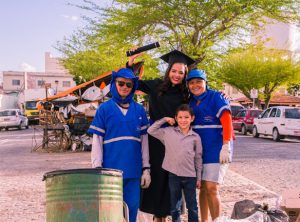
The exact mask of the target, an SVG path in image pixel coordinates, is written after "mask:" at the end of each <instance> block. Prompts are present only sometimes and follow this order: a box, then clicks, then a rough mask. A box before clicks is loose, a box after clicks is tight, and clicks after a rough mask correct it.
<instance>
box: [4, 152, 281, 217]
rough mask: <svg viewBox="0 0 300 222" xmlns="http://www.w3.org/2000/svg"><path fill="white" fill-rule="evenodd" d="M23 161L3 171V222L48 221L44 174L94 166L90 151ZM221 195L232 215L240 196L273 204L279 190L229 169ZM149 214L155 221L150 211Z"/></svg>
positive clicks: (225, 209)
mask: <svg viewBox="0 0 300 222" xmlns="http://www.w3.org/2000/svg"><path fill="white" fill-rule="evenodd" d="M49 156H50V157H51V158H49ZM25 157H27V158H25ZM16 159H18V158H17V157H16ZM19 160H20V159H19ZM5 161H8V160H7V159H6V160H4V162H5ZM19 164H20V165H22V166H23V168H20V167H18V169H19V170H18V171H16V170H15V169H14V170H5V171H2V172H0V187H1V189H0V215H1V216H0V222H15V221H16V222H17V221H18V222H28V221H38V222H44V221H45V218H46V215H45V203H46V200H45V184H44V181H42V177H43V174H44V173H45V172H48V171H51V170H54V169H55V168H56V169H57V166H60V168H61V169H68V168H85V167H90V163H89V153H74V154H70V153H69V154H51V155H48V154H45V155H36V154H33V153H31V154H25V155H24V159H22V162H19ZM70 166H72V167H70ZM11 167H12V168H13V167H14V166H11ZM221 198H222V203H223V204H222V205H223V214H224V215H228V216H230V215H231V212H232V209H233V205H234V203H235V202H237V201H240V200H244V199H251V200H253V201H254V202H256V203H260V204H262V203H263V202H264V203H269V205H270V206H274V205H275V202H276V194H275V193H273V192H272V191H270V190H267V189H266V188H264V187H262V186H260V185H258V184H257V183H255V182H253V181H250V180H248V179H247V178H245V177H243V176H241V175H239V174H237V173H235V172H233V171H231V170H229V171H228V173H227V175H226V178H225V183H224V185H223V186H222V187H221ZM139 216H140V215H139ZM140 218H141V217H140ZM147 218H150V220H149V221H152V220H151V219H152V217H151V216H150V215H148V217H147ZM185 218H186V216H184V217H183V221H187V220H185ZM146 221H147V220H146V219H139V220H138V222H146Z"/></svg>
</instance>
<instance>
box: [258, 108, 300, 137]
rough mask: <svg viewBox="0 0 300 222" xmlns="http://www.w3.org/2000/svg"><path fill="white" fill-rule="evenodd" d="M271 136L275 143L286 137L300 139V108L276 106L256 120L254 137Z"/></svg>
mask: <svg viewBox="0 0 300 222" xmlns="http://www.w3.org/2000/svg"><path fill="white" fill-rule="evenodd" d="M260 134H262V135H271V136H272V138H273V140H274V141H279V140H280V139H283V138H285V137H294V138H298V139H300V108H299V107H290V106H274V107H270V108H268V109H266V110H265V111H264V112H263V113H262V114H261V115H260V116H259V117H258V118H255V119H254V123H253V137H259V135H260Z"/></svg>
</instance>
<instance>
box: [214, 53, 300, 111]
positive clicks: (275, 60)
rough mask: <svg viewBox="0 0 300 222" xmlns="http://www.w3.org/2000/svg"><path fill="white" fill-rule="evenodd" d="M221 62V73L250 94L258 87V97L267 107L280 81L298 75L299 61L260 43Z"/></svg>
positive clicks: (231, 83) (289, 79) (243, 91)
mask: <svg viewBox="0 0 300 222" xmlns="http://www.w3.org/2000/svg"><path fill="white" fill-rule="evenodd" d="M221 64H222V65H220V66H219V70H218V73H219V77H220V78H221V79H222V80H224V82H226V83H228V84H230V85H231V86H234V87H235V88H237V89H238V90H240V91H241V92H242V93H243V94H244V95H245V96H246V97H247V98H249V99H251V98H250V91H251V89H253V88H254V89H259V98H261V99H262V100H264V102H265V107H268V105H269V102H270V99H271V96H272V93H273V92H274V91H275V90H276V89H277V88H278V87H279V86H281V85H284V84H286V83H288V82H289V81H292V80H294V79H295V78H298V76H299V74H300V69H299V64H295V63H294V62H293V61H292V59H291V58H290V56H289V55H288V54H287V52H283V51H279V50H271V49H263V48H259V47H250V48H248V49H247V50H245V51H242V52H237V53H233V54H230V55H228V56H226V57H225V58H224V59H223V61H222V62H221Z"/></svg>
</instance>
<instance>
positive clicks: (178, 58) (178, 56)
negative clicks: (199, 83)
mask: <svg viewBox="0 0 300 222" xmlns="http://www.w3.org/2000/svg"><path fill="white" fill-rule="evenodd" d="M160 58H161V59H162V60H164V61H165V62H167V63H169V64H174V63H183V64H186V65H188V66H189V65H192V64H193V63H195V60H194V59H192V58H191V57H189V56H187V55H186V54H184V53H183V52H180V51H178V50H176V49H175V50H173V51H171V52H169V53H167V54H164V55H162V56H161V57H160Z"/></svg>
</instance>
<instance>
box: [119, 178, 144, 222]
mask: <svg viewBox="0 0 300 222" xmlns="http://www.w3.org/2000/svg"><path fill="white" fill-rule="evenodd" d="M140 186H141V185H140V178H131V179H123V199H124V201H125V203H126V204H127V206H128V208H129V221H130V222H136V216H137V212H138V209H139V206H140Z"/></svg>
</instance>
